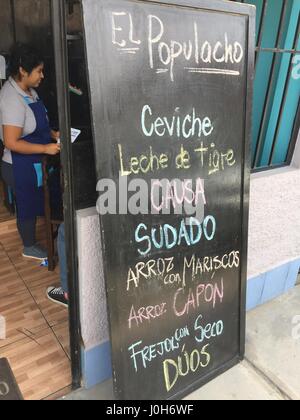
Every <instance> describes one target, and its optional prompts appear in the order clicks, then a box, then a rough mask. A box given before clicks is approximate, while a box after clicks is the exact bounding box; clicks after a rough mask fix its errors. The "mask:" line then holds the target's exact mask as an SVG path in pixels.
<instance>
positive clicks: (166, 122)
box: [141, 105, 214, 139]
mask: <svg viewBox="0 0 300 420" xmlns="http://www.w3.org/2000/svg"><path fill="white" fill-rule="evenodd" d="M141 127H142V131H143V134H144V135H145V136H146V137H152V136H153V135H154V134H155V135H156V136H158V137H165V136H169V137H177V138H184V139H191V138H194V137H196V138H198V139H200V138H201V137H202V136H204V137H208V136H210V135H211V134H212V132H213V130H214V127H213V124H212V121H211V119H210V118H209V117H204V118H200V117H199V116H197V114H196V109H195V108H193V109H192V111H191V112H189V113H188V114H187V115H184V116H181V115H180V107H177V108H175V111H174V115H173V116H172V117H171V118H168V117H165V116H159V115H158V116H154V115H153V110H152V108H151V107H150V106H149V105H145V106H144V107H143V110H142V114H141Z"/></svg>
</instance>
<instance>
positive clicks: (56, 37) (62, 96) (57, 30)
mask: <svg viewBox="0 0 300 420" xmlns="http://www.w3.org/2000/svg"><path fill="white" fill-rule="evenodd" d="M50 1H51V21H52V31H53V42H54V56H55V71H56V86H57V105H58V114H59V127H60V132H61V144H62V150H61V162H62V167H63V172H64V216H65V218H64V219H65V238H66V254H67V262H68V264H67V265H68V286H69V330H70V349H71V371H72V388H73V390H74V389H77V388H80V387H81V385H82V384H81V380H82V366H81V328H80V308H79V276H78V250H77V239H76V238H77V229H76V209H75V204H74V203H75V200H74V183H73V180H74V176H73V156H72V147H71V146H72V143H71V117H70V101H69V89H68V86H69V72H68V50H67V29H66V1H65V0H50Z"/></svg>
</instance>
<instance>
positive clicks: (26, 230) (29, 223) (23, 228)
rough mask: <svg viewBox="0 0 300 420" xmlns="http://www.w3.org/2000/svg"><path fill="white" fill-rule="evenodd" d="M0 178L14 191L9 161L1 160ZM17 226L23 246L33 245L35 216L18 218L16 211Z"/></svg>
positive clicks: (11, 167) (11, 168)
mask: <svg viewBox="0 0 300 420" xmlns="http://www.w3.org/2000/svg"><path fill="white" fill-rule="evenodd" d="M1 167H2V179H3V180H4V182H5V183H6V185H7V186H9V187H11V188H12V190H13V191H15V181H14V173H13V165H12V164H10V163H6V162H2V166H1ZM17 227H18V231H19V234H20V236H21V239H22V241H23V245H24V248H29V247H32V246H34V245H35V243H36V239H35V230H36V218H35V219H32V220H20V219H19V218H18V213H17Z"/></svg>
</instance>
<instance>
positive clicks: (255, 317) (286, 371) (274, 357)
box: [63, 285, 300, 400]
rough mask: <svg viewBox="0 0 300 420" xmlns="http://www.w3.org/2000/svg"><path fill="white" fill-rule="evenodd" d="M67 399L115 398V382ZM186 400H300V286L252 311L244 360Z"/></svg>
mask: <svg viewBox="0 0 300 420" xmlns="http://www.w3.org/2000/svg"><path fill="white" fill-rule="evenodd" d="M63 399H66V400H113V392H112V382H111V381H108V382H106V383H104V384H102V385H99V386H97V387H95V388H94V389H92V390H90V391H86V390H79V391H76V392H74V393H72V394H71V395H69V396H67V397H65V398H63ZM186 399H187V400H300V285H298V286H297V287H295V288H294V289H293V290H291V291H290V292H289V293H287V294H285V295H283V296H281V297H280V298H278V299H276V300H274V301H272V302H270V303H267V304H265V305H263V306H261V307H259V308H256V309H254V310H253V311H251V312H249V313H248V316H247V334H246V357H245V360H244V362H243V363H241V364H240V365H238V366H236V367H234V368H233V369H231V370H230V371H228V372H226V373H225V374H223V375H221V376H220V377H218V378H217V379H215V380H214V381H212V382H210V383H209V384H208V385H206V386H204V387H203V388H201V389H200V390H198V391H196V392H194V393H193V394H191V395H190V396H188V397H187V398H186Z"/></svg>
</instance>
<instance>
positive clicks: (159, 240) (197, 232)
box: [135, 215, 217, 256]
mask: <svg viewBox="0 0 300 420" xmlns="http://www.w3.org/2000/svg"><path fill="white" fill-rule="evenodd" d="M216 228H217V223H216V219H215V218H214V217H213V216H210V215H209V216H206V217H205V219H204V221H203V223H201V222H199V220H198V219H196V218H194V217H190V218H189V224H188V225H187V224H186V220H185V219H182V221H181V223H180V227H179V228H178V227H174V226H171V225H169V224H164V225H163V226H158V227H153V228H151V232H150V233H149V229H148V227H147V226H146V225H145V224H144V223H141V224H139V225H138V227H137V228H136V230H135V242H136V243H137V244H142V243H143V244H144V248H143V249H141V248H138V253H139V255H142V256H146V255H148V254H149V253H151V252H152V249H153V248H155V249H156V250H157V249H173V248H175V247H177V246H194V245H197V244H198V243H199V242H200V241H201V239H202V238H205V239H206V240H207V241H212V240H213V238H214V237H215V234H216ZM143 233H145V235H144V236H143Z"/></svg>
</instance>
